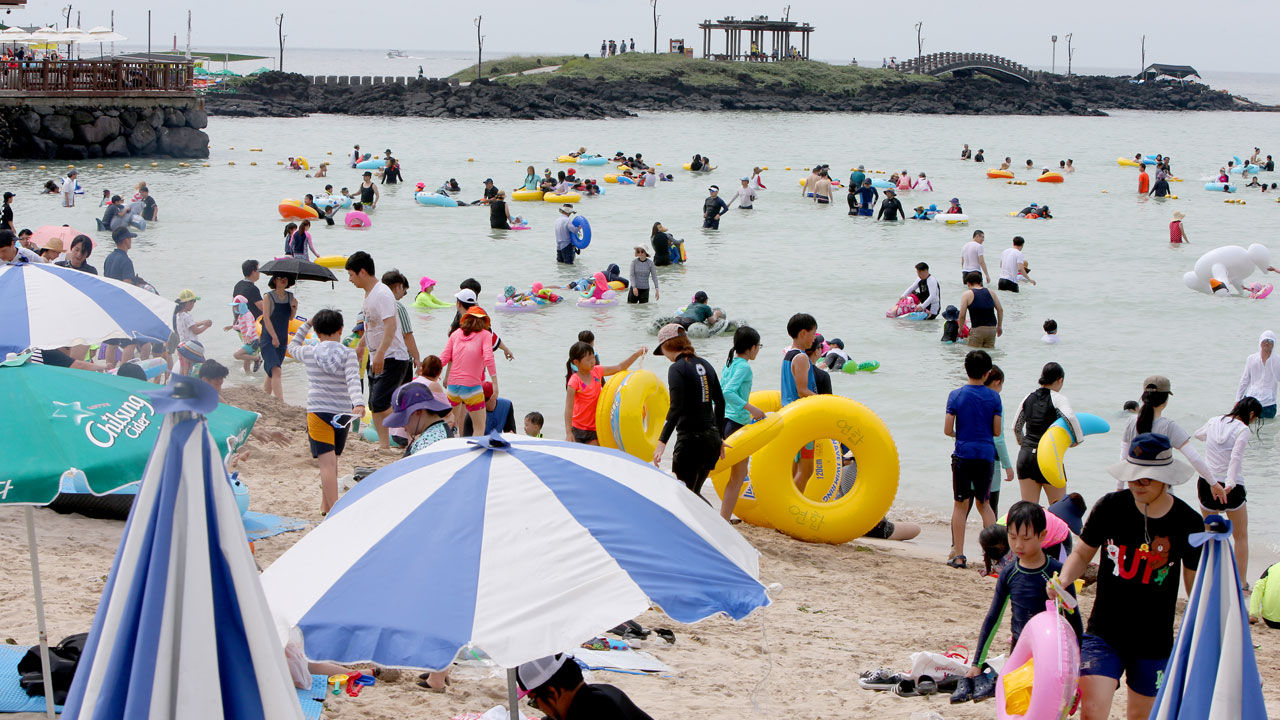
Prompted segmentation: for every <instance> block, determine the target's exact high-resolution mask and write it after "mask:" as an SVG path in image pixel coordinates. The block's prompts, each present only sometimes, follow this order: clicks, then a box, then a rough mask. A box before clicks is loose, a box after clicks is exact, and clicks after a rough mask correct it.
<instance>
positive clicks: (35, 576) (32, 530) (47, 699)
mask: <svg viewBox="0 0 1280 720" xmlns="http://www.w3.org/2000/svg"><path fill="white" fill-rule="evenodd" d="M23 512H24V513H25V514H26V517H27V549H28V550H29V551H30V552H31V583H32V587H33V588H34V589H35V594H36V626H37V628H38V629H39V633H40V672H41V673H42V674H43V676H44V678H43V679H44V713H45V717H47V718H50V720H52V719H53V717H54V713H53V676H52V675H51V674H50V672H49V636H48V635H47V634H46V633H45V628H44V594H43V593H42V592H41V590H40V560H39V558H37V557H36V514H35V512H33V511H32V510H31V506H30V505H28V506H26V507H25V508H24V509H23Z"/></svg>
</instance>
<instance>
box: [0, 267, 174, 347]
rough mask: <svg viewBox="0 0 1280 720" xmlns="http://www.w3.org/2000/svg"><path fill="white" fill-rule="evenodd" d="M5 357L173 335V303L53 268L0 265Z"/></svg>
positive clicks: (101, 279) (127, 286)
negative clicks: (19, 353) (21, 353)
mask: <svg viewBox="0 0 1280 720" xmlns="http://www.w3.org/2000/svg"><path fill="white" fill-rule="evenodd" d="M0 307H3V308H4V309H5V322H3V323H0V357H2V356H4V355H6V354H8V353H18V352H22V351H23V350H26V349H27V348H33V347H35V348H42V349H43V348H60V347H66V346H68V345H92V344H94V343H97V342H101V341H103V340H107V339H110V338H139V337H147V338H155V339H159V340H160V341H163V340H165V339H167V338H168V337H169V335H170V333H171V328H170V325H169V323H170V320H171V318H172V315H173V302H171V301H169V300H166V299H164V298H162V297H160V296H159V295H156V294H154V293H150V292H147V291H146V290H143V289H141V288H139V287H136V286H134V285H130V284H129V283H124V282H120V281H119V280H112V279H110V278H107V277H103V276H101V275H91V274H89V273H85V272H80V271H79V270H75V269H73V268H69V267H58V266H56V265H51V264H40V263H18V264H16V265H3V266H0Z"/></svg>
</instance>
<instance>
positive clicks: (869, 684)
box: [858, 668, 906, 690]
mask: <svg viewBox="0 0 1280 720" xmlns="http://www.w3.org/2000/svg"><path fill="white" fill-rule="evenodd" d="M905 679H906V677H905V676H903V675H902V674H901V673H896V672H894V671H893V670H891V669H889V668H880V669H878V670H867V671H865V672H863V673H862V677H860V678H859V679H858V687H860V688H862V689H863V690H892V689H894V687H896V686H897V684H898V683H900V682H902V681H903V680H905Z"/></svg>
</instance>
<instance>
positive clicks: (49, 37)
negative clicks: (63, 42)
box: [31, 25, 58, 42]
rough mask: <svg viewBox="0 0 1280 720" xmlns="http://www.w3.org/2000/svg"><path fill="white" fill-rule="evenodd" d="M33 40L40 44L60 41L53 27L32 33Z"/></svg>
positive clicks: (45, 27) (46, 27)
mask: <svg viewBox="0 0 1280 720" xmlns="http://www.w3.org/2000/svg"><path fill="white" fill-rule="evenodd" d="M31 39H32V40H39V41H40V42H52V41H54V40H57V39H58V31H57V30H56V29H55V28H54V27H53V26H52V25H46V26H44V27H42V28H40V29H39V30H32V31H31Z"/></svg>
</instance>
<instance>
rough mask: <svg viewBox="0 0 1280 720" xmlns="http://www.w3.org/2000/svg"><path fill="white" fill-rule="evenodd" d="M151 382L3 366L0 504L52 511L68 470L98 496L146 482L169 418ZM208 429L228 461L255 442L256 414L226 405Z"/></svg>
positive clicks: (15, 363)
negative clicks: (159, 408) (154, 402)
mask: <svg viewBox="0 0 1280 720" xmlns="http://www.w3.org/2000/svg"><path fill="white" fill-rule="evenodd" d="M156 389H157V386H156V385H154V384H152V383H147V382H143V381H141V380H134V379H132V378H127V377H117V376H115V375H108V374H106V373H96V372H90V371H85V370H72V369H70V368H60V367H52V366H48V365H40V364H33V363H28V362H26V361H25V358H24V357H22V356H19V357H18V358H17V359H14V360H8V361H6V362H4V363H0V397H3V398H5V412H4V414H3V415H2V416H0V435H3V437H4V439H5V446H6V447H8V448H13V450H14V451H13V452H9V453H6V457H5V462H4V465H3V467H2V468H0V504H27V505H47V504H49V503H50V502H52V501H53V499H54V498H55V497H56V496H57V495H58V488H59V480H60V478H61V477H62V475H63V473H66V472H67V471H69V470H73V469H74V470H80V471H81V472H83V473H84V476H85V481H86V484H88V486H89V489H90V490H91V491H92V492H94V493H95V494H105V493H109V492H111V491H112V490H115V489H116V488H119V487H120V486H122V485H127V484H129V483H131V482H135V481H137V480H139V479H140V478H141V477H142V473H143V470H144V468H145V467H146V464H147V458H148V457H150V455H151V450H152V448H153V447H154V445H155V441H156V436H157V435H158V433H159V430H160V421H161V420H163V419H164V418H163V416H162V415H158V414H157V413H156V412H155V410H154V409H153V408H152V406H151V403H150V402H149V401H148V399H147V395H146V394H147V393H148V392H152V391H154V390H156ZM208 418H209V430H210V432H212V433H213V436H214V438H215V439H216V440H217V441H218V450H219V452H221V453H222V455H223V456H224V457H225V456H226V455H227V454H228V453H230V452H233V451H234V450H236V449H237V448H239V447H240V446H241V445H242V444H244V441H245V440H246V439H248V437H249V430H250V429H252V428H253V424H254V422H255V421H257V419H258V415H257V413H252V412H249V411H247V410H241V409H239V408H236V407H232V406H230V405H219V406H218V409H217V410H215V411H214V412H212V413H211V414H210V415H209V416H208Z"/></svg>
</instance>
